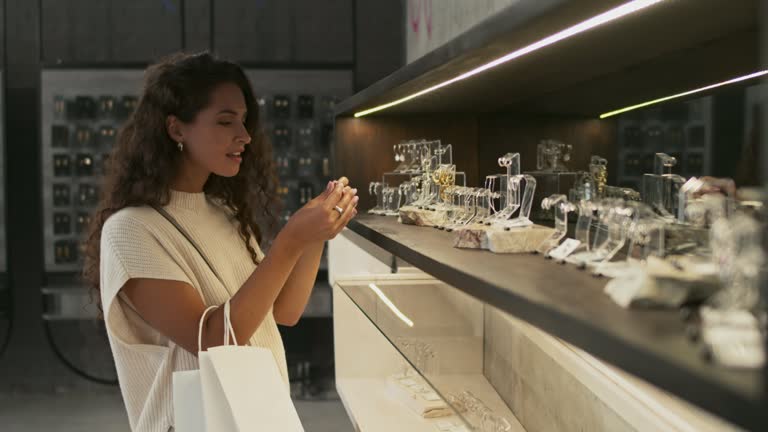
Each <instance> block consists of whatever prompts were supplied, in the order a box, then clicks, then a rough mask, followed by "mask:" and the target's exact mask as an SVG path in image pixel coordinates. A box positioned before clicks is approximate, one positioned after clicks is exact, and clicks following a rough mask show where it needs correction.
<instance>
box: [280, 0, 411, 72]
mask: <svg viewBox="0 0 768 432" xmlns="http://www.w3.org/2000/svg"><path fill="white" fill-rule="evenodd" d="M292 3H293V17H294V18H293V19H294V24H293V40H294V53H293V54H294V55H293V60H294V61H296V62H298V63H337V64H338V63H352V62H353V61H354V52H353V51H354V50H353V38H354V35H353V33H354V32H353V19H354V17H353V16H352V7H353V6H352V0H323V1H316V0H293V1H292ZM390 24H393V23H390ZM394 24H395V25H397V24H398V23H394Z"/></svg>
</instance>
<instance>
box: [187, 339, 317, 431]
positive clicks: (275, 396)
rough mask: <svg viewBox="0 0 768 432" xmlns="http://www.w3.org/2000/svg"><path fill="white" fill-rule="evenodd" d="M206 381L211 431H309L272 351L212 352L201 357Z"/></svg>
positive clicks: (232, 348)
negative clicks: (300, 417) (303, 422)
mask: <svg viewBox="0 0 768 432" xmlns="http://www.w3.org/2000/svg"><path fill="white" fill-rule="evenodd" d="M200 376H201V383H202V390H203V404H204V406H205V416H206V424H207V426H208V430H230V429H223V428H225V427H231V428H234V429H231V430H237V431H281V432H282V431H285V432H303V430H304V429H303V427H302V425H301V421H300V420H299V416H298V414H297V413H296V408H295V407H294V405H293V402H292V401H291V395H290V393H289V392H288V387H287V385H286V384H285V382H284V381H283V379H282V376H281V375H280V371H279V370H278V368H277V363H276V362H275V358H274V356H273V355H272V352H271V351H270V350H268V349H265V348H258V347H248V346H220V347H214V348H210V349H209V350H208V351H207V352H205V353H201V357H200ZM209 412H210V414H211V415H209ZM230 422H231V423H230Z"/></svg>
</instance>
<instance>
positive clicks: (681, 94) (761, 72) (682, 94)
mask: <svg viewBox="0 0 768 432" xmlns="http://www.w3.org/2000/svg"><path fill="white" fill-rule="evenodd" d="M765 74H768V69H766V70H762V71H760V72H755V73H751V74H749V75H744V76H740V77H738V78H734V79H730V80H728V81H723V82H719V83H717V84H712V85H708V86H706V87H701V88H697V89H694V90H689V91H687V92H683V93H678V94H674V95H672V96H666V97H663V98H659V99H654V100H651V101H648V102H643V103H639V104H637V105H632V106H628V107H626V108H621V109H617V110H615V111H611V112H607V113H605V114H600V118H601V119H604V118H608V117H611V116H615V115H617V114H622V113H625V112H627V111H632V110H636V109H638V108H643V107H647V106H648V105H654V104H657V103H661V102H666V101H668V100H670V99H677V98H681V97H683V96H688V95H692V94H694V93H700V92H703V91H707V90H712V89H714V88H718V87H722V86H726V85H728V84H733V83H737V82H739V81H746V80H749V79H752V78H757V77H761V76H763V75H765Z"/></svg>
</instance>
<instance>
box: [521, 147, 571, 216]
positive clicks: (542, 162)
mask: <svg viewBox="0 0 768 432" xmlns="http://www.w3.org/2000/svg"><path fill="white" fill-rule="evenodd" d="M572 150H573V146H571V145H570V144H566V143H563V142H560V141H557V140H553V139H545V140H542V141H541V142H539V144H538V146H537V151H536V153H537V154H536V171H530V172H528V173H527V174H529V175H531V176H533V178H534V179H535V181H536V186H537V187H536V194H535V195H534V197H533V200H534V201H535V202H537V203H540V202H541V201H542V200H543V199H545V197H549V196H552V195H559V194H567V193H568V190H569V189H571V188H572V187H573V185H574V183H575V181H576V177H577V173H576V172H574V171H571V170H570V169H568V166H567V163H568V162H569V161H570V160H571V151H572ZM532 217H533V219H534V220H541V221H549V220H552V213H551V212H548V211H545V210H544V209H542V208H540V207H538V206H537V207H536V208H534V209H533V216H532Z"/></svg>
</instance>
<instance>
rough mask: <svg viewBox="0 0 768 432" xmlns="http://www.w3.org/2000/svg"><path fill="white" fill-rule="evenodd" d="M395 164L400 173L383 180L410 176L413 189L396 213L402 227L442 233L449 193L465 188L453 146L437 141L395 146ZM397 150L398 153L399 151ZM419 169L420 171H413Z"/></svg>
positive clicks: (448, 206)
mask: <svg viewBox="0 0 768 432" xmlns="http://www.w3.org/2000/svg"><path fill="white" fill-rule="evenodd" d="M395 149H396V152H395V161H396V162H397V161H400V165H398V167H399V169H401V170H402V171H401V173H385V178H388V177H391V176H397V175H398V174H403V175H409V176H410V182H411V184H412V185H415V187H414V188H413V189H415V191H414V192H412V193H411V198H413V199H408V200H407V202H408V203H407V205H404V206H402V207H401V208H400V209H399V216H400V218H399V220H400V222H401V223H404V224H409V225H418V226H426V227H436V228H442V229H445V226H446V224H447V223H448V212H449V211H450V210H451V207H452V205H451V201H452V199H453V194H452V191H453V189H454V187H456V186H466V174H465V173H464V172H462V171H457V170H456V165H454V164H453V146H452V145H450V144H448V145H445V146H443V145H442V143H441V142H440V141H439V140H435V141H426V140H419V141H415V142H405V143H402V144H401V145H400V146H395ZM398 149H400V150H398ZM418 165H420V166H421V168H420V169H417V168H416V167H417V166H418Z"/></svg>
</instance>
